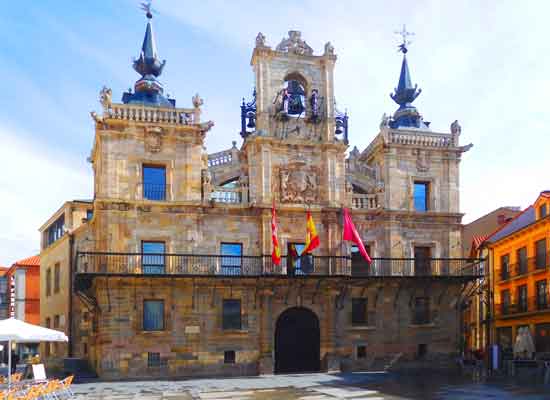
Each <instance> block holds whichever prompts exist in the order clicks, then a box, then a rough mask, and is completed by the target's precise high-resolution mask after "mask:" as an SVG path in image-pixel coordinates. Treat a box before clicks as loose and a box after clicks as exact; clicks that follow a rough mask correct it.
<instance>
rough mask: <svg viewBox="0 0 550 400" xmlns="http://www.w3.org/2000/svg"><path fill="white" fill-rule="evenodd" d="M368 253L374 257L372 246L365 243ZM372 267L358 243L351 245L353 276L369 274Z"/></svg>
mask: <svg viewBox="0 0 550 400" xmlns="http://www.w3.org/2000/svg"><path fill="white" fill-rule="evenodd" d="M365 250H367V254H368V255H369V256H371V257H372V254H371V253H370V246H367V245H365ZM369 271H370V267H369V264H367V262H366V261H365V259H364V258H363V256H362V255H361V253H360V252H359V248H358V247H357V246H356V245H353V246H351V275H352V276H367V275H368V274H369Z"/></svg>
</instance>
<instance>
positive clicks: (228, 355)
mask: <svg viewBox="0 0 550 400" xmlns="http://www.w3.org/2000/svg"><path fill="white" fill-rule="evenodd" d="M223 363H224V364H235V350H227V351H224V352H223Z"/></svg>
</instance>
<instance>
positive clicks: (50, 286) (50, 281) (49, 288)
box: [46, 268, 52, 296]
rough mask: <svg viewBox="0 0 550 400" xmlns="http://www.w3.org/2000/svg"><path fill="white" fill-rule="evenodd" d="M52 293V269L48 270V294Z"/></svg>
mask: <svg viewBox="0 0 550 400" xmlns="http://www.w3.org/2000/svg"><path fill="white" fill-rule="evenodd" d="M51 295H52V269H51V268H48V269H47V270H46V296H51Z"/></svg>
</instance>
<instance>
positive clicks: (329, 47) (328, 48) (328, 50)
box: [325, 42, 334, 56]
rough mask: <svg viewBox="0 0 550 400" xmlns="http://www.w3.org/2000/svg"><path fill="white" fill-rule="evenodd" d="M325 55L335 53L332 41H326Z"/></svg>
mask: <svg viewBox="0 0 550 400" xmlns="http://www.w3.org/2000/svg"><path fill="white" fill-rule="evenodd" d="M325 55H330V56H332V55H334V46H333V45H332V43H330V42H326V43H325Z"/></svg>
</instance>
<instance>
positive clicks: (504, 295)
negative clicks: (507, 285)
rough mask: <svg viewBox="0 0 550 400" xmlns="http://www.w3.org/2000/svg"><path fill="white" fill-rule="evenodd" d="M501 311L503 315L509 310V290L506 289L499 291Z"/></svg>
mask: <svg viewBox="0 0 550 400" xmlns="http://www.w3.org/2000/svg"><path fill="white" fill-rule="evenodd" d="M500 301H501V305H500V306H501V308H502V309H501V311H502V314H503V315H506V314H508V313H509V312H510V290H508V289H506V290H503V291H502V292H501V293H500Z"/></svg>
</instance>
